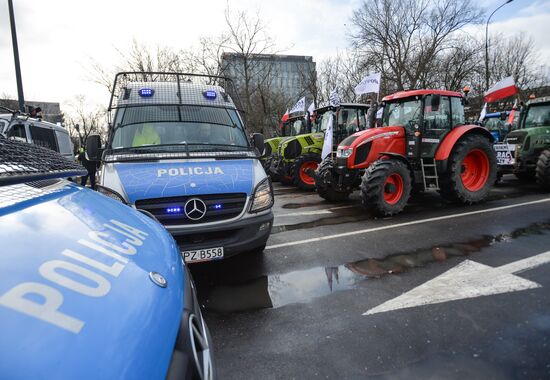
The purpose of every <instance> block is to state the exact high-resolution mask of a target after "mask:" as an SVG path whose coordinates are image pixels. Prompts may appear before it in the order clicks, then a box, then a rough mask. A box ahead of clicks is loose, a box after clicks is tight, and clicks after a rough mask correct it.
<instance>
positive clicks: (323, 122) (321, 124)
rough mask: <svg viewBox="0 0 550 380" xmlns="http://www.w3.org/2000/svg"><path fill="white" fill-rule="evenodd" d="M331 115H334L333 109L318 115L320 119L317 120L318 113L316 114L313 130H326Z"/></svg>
mask: <svg viewBox="0 0 550 380" xmlns="http://www.w3.org/2000/svg"><path fill="white" fill-rule="evenodd" d="M333 117H334V112H333V111H327V112H325V113H323V114H322V115H321V116H320V120H319V115H317V123H315V130H314V131H313V132H322V133H324V132H325V131H326V130H327V127H328V122H329V120H330V119H331V118H333Z"/></svg>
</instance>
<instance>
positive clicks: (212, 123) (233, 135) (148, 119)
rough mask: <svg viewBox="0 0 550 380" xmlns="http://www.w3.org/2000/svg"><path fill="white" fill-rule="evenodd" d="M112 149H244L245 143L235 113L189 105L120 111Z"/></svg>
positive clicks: (135, 108)
mask: <svg viewBox="0 0 550 380" xmlns="http://www.w3.org/2000/svg"><path fill="white" fill-rule="evenodd" d="M114 126H115V129H114V134H113V139H112V143H111V148H112V149H118V148H134V147H143V146H154V145H159V146H162V145H171V146H175V145H180V144H181V145H182V146H186V147H191V149H193V150H201V147H202V148H204V147H205V146H207V145H216V146H225V147H229V148H246V149H248V141H247V138H246V133H245V131H244V128H243V125H242V123H241V119H240V118H239V116H238V114H237V111H236V110H235V109H228V108H214V107H201V106H192V105H182V106H177V105H167V106H164V105H152V106H140V107H127V108H120V109H119V110H118V112H117V114H116V117H115V123H114Z"/></svg>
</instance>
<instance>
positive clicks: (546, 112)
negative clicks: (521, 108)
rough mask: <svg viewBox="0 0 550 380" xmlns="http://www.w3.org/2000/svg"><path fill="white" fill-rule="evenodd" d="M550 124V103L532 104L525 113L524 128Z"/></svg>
mask: <svg viewBox="0 0 550 380" xmlns="http://www.w3.org/2000/svg"><path fill="white" fill-rule="evenodd" d="M542 126H545V127H547V126H550V104H541V105H531V106H529V108H528V109H527V115H525V123H524V128H533V127H542Z"/></svg>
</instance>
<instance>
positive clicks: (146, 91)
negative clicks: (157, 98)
mask: <svg viewBox="0 0 550 380" xmlns="http://www.w3.org/2000/svg"><path fill="white" fill-rule="evenodd" d="M138 93H139V96H141V97H142V98H150V97H151V96H153V94H154V93H155V90H153V89H152V88H140V89H139V92H138Z"/></svg>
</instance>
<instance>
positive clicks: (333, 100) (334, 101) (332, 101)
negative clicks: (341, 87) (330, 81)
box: [328, 88, 340, 107]
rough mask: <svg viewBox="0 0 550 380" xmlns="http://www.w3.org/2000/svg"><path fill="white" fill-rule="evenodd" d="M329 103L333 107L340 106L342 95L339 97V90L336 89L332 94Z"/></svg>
mask: <svg viewBox="0 0 550 380" xmlns="http://www.w3.org/2000/svg"><path fill="white" fill-rule="evenodd" d="M328 102H329V104H330V105H331V106H333V107H338V106H339V105H340V95H338V90H337V89H336V88H335V89H334V90H332V92H331V93H330V95H329V97H328Z"/></svg>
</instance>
